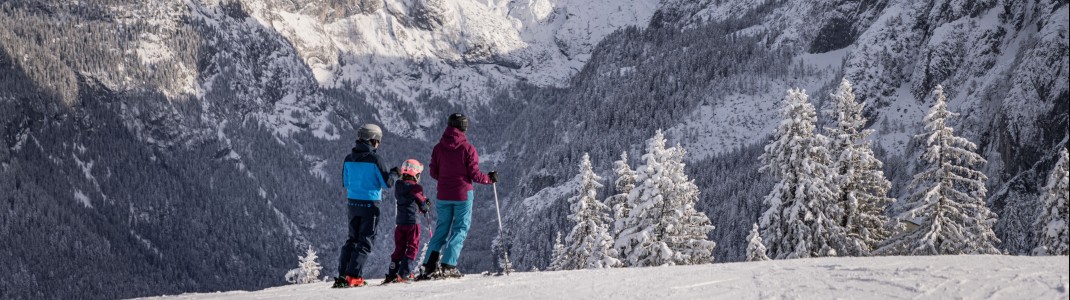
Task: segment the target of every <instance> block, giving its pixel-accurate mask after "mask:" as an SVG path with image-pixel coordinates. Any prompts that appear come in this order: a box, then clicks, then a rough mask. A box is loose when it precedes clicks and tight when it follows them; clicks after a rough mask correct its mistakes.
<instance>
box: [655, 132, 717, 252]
mask: <svg viewBox="0 0 1070 300" xmlns="http://www.w3.org/2000/svg"><path fill="white" fill-rule="evenodd" d="M669 151H670V156H669V160H668V161H666V162H665V165H664V166H665V170H666V173H667V175H668V176H669V178H670V180H671V182H672V185H671V186H670V187H669V189H668V191H667V192H665V194H666V195H668V197H666V198H665V200H666V201H667V202H668V203H667V204H668V205H666V206H665V208H667V209H669V210H668V211H666V212H665V214H664V215H663V218H662V222H668V224H670V225H671V226H667V227H666V230H665V234H666V236H665V241H666V242H667V243H668V245H669V249H672V250H673V251H674V253H673V264H676V265H696V264H708V263H713V260H714V259H713V249H714V248H715V247H716V246H717V243H714V242H712V241H710V240H709V233H710V231H711V230H713V229H714V227H713V225H712V224H711V222H710V218H709V217H707V216H706V214H704V213H702V212H700V211H698V210H697V209H695V203H696V202H698V197H699V194H700V192H699V190H698V186H697V185H695V182H694V181H692V180H691V179H689V178H688V177H687V173H685V172H684V168H685V167H687V165H686V164H685V163H684V156H686V155H687V151H686V150H684V147H682V146H680V145H679V144H677V145H676V147H673V148H670V149H669ZM674 220H675V221H676V223H675V224H673V223H671V222H672V221H674Z"/></svg>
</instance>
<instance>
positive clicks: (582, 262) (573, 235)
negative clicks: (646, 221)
mask: <svg viewBox="0 0 1070 300" xmlns="http://www.w3.org/2000/svg"><path fill="white" fill-rule="evenodd" d="M573 180H576V181H579V187H580V189H579V191H577V195H575V196H573V197H572V198H569V200H568V202H569V203H570V207H571V208H572V213H571V214H570V215H569V216H568V218H569V220H571V221H572V222H575V225H574V226H573V227H572V231H571V232H569V234H568V237H566V238H565V252H566V253H567V255H566V259H565V261H564V262H563V263H562V265H561V267H562V268H564V269H565V270H576V269H599V268H612V267H619V266H620V265H621V262H620V260H618V259H617V250H616V249H614V248H613V236H611V235H610V234H609V221H610V220H609V215H608V213H607V211H608V210H609V209H608V208H606V205H605V204H603V203H602V202H601V201H598V198H596V197H597V196H598V189H601V188H602V184H601V183H599V181H601V180H602V178H601V177H599V176H598V174H595V173H594V169H592V167H591V157H590V156H589V155H588V154H587V153H584V154H583V158H582V159H581V161H580V173H579V174H577V175H576V178H575V179H573Z"/></svg>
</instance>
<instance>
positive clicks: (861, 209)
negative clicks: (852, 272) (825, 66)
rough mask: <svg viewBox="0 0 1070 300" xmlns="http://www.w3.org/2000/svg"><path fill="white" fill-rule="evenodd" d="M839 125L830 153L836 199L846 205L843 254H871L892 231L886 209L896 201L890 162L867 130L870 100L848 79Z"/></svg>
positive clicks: (839, 96) (840, 98) (839, 94)
mask: <svg viewBox="0 0 1070 300" xmlns="http://www.w3.org/2000/svg"><path fill="white" fill-rule="evenodd" d="M831 96H832V100H833V102H834V105H835V108H834V110H833V113H834V116H833V118H832V119H834V120H836V126H834V127H830V128H826V130H827V131H828V133H829V138H830V140H831V141H830V143H829V154H830V155H831V156H830V158H831V159H832V162H833V163H832V167H833V172H835V173H834V176H836V177H835V181H834V182H835V185H836V190H837V191H838V192H837V196H836V199H837V201H838V203H839V205H840V207H841V208H842V209H843V212H844V213H843V218H841V220H840V226H843V227H844V229H845V230H846V231H847V239H846V243H845V245H844V249H842V250H841V251H838V252H840V253H839V254H840V255H842V256H869V255H870V253H871V252H872V251H873V250H874V249H876V248H877V246H878V245H880V243H881V242H883V241H884V240H885V239H887V238H888V237H889V236H890V235H891V233H890V232H889V230H888V229H887V227H886V225H887V224H888V217H887V214H886V210H887V209H888V206H889V205H890V204H891V203H892V202H893V201H895V200H894V199H892V198H889V197H888V196H887V195H888V190H889V189H891V187H892V183H891V182H889V181H888V179H887V178H885V177H884V171H883V168H884V163H883V162H881V161H880V160H879V159H877V157H876V155H874V154H873V149H872V148H871V147H870V141H868V140H867V138H869V136H870V135H871V134H873V130H867V129H863V128H865V126H866V118H865V116H863V115H862V109H863V108H865V104H863V103H859V102H857V101H855V95H854V91H853V87H852V86H851V82H850V81H847V79H846V78H844V79H843V80H842V81H841V82H840V87H839V89H837V91H836V92H835V93H833V94H832V95H831Z"/></svg>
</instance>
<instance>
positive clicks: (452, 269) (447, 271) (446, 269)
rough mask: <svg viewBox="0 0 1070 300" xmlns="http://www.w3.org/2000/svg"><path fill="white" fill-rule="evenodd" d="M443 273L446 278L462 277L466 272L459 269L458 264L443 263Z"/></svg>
mask: <svg viewBox="0 0 1070 300" xmlns="http://www.w3.org/2000/svg"><path fill="white" fill-rule="evenodd" d="M441 273H442V274H441V275H442V278H443V279H446V278H461V277H464V274H463V273H461V271H460V270H457V266H453V265H447V264H442V271H441Z"/></svg>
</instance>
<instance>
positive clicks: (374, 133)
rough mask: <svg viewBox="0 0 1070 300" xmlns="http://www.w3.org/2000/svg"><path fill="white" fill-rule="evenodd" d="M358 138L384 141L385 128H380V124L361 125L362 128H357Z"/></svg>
mask: <svg viewBox="0 0 1070 300" xmlns="http://www.w3.org/2000/svg"><path fill="white" fill-rule="evenodd" d="M357 139H358V140H364V141H371V140H376V141H382V140H383V129H382V128H379V125H375V124H364V126H360V129H357Z"/></svg>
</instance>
